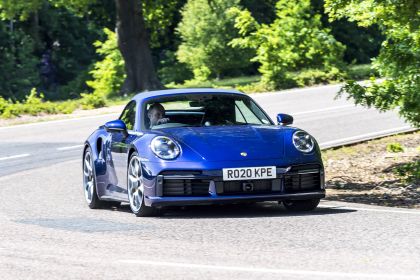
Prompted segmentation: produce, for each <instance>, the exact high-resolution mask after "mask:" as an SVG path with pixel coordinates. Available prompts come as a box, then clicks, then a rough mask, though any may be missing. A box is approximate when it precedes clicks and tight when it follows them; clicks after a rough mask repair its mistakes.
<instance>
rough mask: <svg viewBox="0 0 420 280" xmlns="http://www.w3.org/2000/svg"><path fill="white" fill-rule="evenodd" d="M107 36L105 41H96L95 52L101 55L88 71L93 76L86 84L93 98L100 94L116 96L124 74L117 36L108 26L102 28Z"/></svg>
mask: <svg viewBox="0 0 420 280" xmlns="http://www.w3.org/2000/svg"><path fill="white" fill-rule="evenodd" d="M104 32H105V34H106V36H107V39H106V41H104V42H100V41H96V42H95V43H94V45H95V46H96V48H97V49H96V52H97V53H98V54H99V55H101V56H102V57H103V59H102V60H101V61H98V62H96V63H95V65H94V69H93V70H92V71H91V72H90V73H91V74H92V76H93V79H94V80H92V81H87V82H86V83H87V85H88V86H89V87H91V88H92V89H93V92H94V95H95V98H97V97H99V96H100V95H101V96H103V97H111V96H117V95H118V93H119V92H120V89H121V86H122V85H123V83H124V80H125V77H126V74H125V69H124V65H125V64H124V60H123V58H122V55H121V52H120V50H119V49H118V44H117V36H116V34H115V33H114V32H112V31H111V30H109V29H108V28H105V29H104Z"/></svg>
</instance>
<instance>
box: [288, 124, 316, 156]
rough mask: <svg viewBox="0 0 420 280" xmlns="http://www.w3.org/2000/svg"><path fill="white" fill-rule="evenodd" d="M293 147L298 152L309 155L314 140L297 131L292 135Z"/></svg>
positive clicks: (306, 134)
mask: <svg viewBox="0 0 420 280" xmlns="http://www.w3.org/2000/svg"><path fill="white" fill-rule="evenodd" d="M292 138H293V145H295V147H296V149H297V150H298V151H301V152H304V153H309V152H312V150H313V149H314V146H315V144H314V140H313V139H312V136H311V135H309V134H308V133H306V132H305V131H302V130H299V131H296V132H295V133H293V137H292Z"/></svg>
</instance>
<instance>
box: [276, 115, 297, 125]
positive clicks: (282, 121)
mask: <svg viewBox="0 0 420 280" xmlns="http://www.w3.org/2000/svg"><path fill="white" fill-rule="evenodd" d="M292 123H293V117H292V116H291V115H288V114H278V115H277V124H278V125H283V126H285V125H291V124H292Z"/></svg>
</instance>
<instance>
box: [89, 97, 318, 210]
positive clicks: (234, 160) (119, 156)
mask: <svg viewBox="0 0 420 280" xmlns="http://www.w3.org/2000/svg"><path fill="white" fill-rule="evenodd" d="M197 93H200V94H202V93H211V94H235V95H241V96H247V95H245V94H243V93H241V92H239V91H236V90H219V89H177V90H162V91H150V92H143V93H140V94H138V95H136V96H135V97H133V99H132V100H134V101H136V103H137V104H136V106H137V114H136V123H135V126H134V130H133V131H130V134H128V136H124V135H123V134H122V133H117V132H110V131H109V132H108V131H106V129H105V126H101V127H99V128H98V129H97V130H96V131H94V132H93V133H92V135H90V136H89V138H88V139H87V141H86V147H88V146H90V147H91V149H92V151H93V160H94V166H95V170H96V182H97V193H98V196H99V197H100V198H101V199H107V200H110V199H111V200H118V201H128V198H127V178H126V177H127V176H126V174H127V165H128V160H129V154H130V153H131V152H132V151H136V152H137V153H138V154H139V156H140V158H141V165H142V171H143V176H144V182H145V191H144V193H145V204H146V205H147V206H150V205H153V204H154V203H156V202H162V201H170V202H174V201H175V202H176V201H178V202H180V203H181V204H182V203H183V202H185V204H187V202H188V201H193V202H194V201H195V202H198V201H201V202H203V201H210V202H211V200H218V199H219V200H223V199H226V197H222V196H221V197H217V195H216V196H214V195H213V196H211V197H210V196H209V197H179V198H178V200H177V198H176V197H158V196H157V195H156V188H155V184H156V176H157V175H159V173H161V172H162V171H165V170H221V169H222V168H229V167H254V166H273V165H274V166H278V167H287V166H291V165H298V164H308V163H317V164H320V165H321V166H322V159H321V154H320V150H319V147H318V145H317V144H316V147H315V149H314V150H313V151H312V152H311V153H302V152H299V151H298V150H297V149H296V148H295V147H294V145H293V143H292V135H293V133H294V132H295V131H297V130H300V129H298V128H295V127H289V126H287V127H286V126H277V125H274V123H273V122H272V123H273V124H272V125H240V126H210V127H178V128H166V129H160V130H146V129H145V130H142V129H141V126H140V123H141V116H143V112H142V110H143V104H145V103H146V102H147V101H148V100H150V99H151V98H155V97H161V96H169V95H177V94H197ZM106 125H107V126H108V127H114V128H122V124H121V121H113V122H108V123H107V124H106ZM124 126H125V125H124ZM157 135H165V136H168V137H171V138H172V139H174V140H175V141H176V142H177V143H178V144H179V146H180V148H181V152H180V155H179V156H178V157H177V158H176V159H174V160H162V159H160V158H158V157H157V156H156V155H155V154H154V153H153V152H152V151H151V149H150V142H151V141H152V139H153V138H154V137H155V136H157ZM244 151H245V152H247V153H248V156H247V157H242V156H240V153H241V152H244ZM250 197H254V198H261V200H265V198H266V197H267V195H265V196H261V195H242V196H230V198H231V199H239V200H240V199H241V198H243V199H246V198H250ZM266 200H270V199H266Z"/></svg>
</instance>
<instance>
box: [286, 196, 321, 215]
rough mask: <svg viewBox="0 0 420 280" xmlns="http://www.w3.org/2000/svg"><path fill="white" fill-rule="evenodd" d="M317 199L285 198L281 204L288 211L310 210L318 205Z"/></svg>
mask: <svg viewBox="0 0 420 280" xmlns="http://www.w3.org/2000/svg"><path fill="white" fill-rule="evenodd" d="M319 201H320V199H319V198H314V199H308V200H285V201H283V205H284V207H285V208H286V209H287V210H289V211H296V212H299V211H312V210H314V209H315V208H316V207H317V206H318V204H319Z"/></svg>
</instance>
